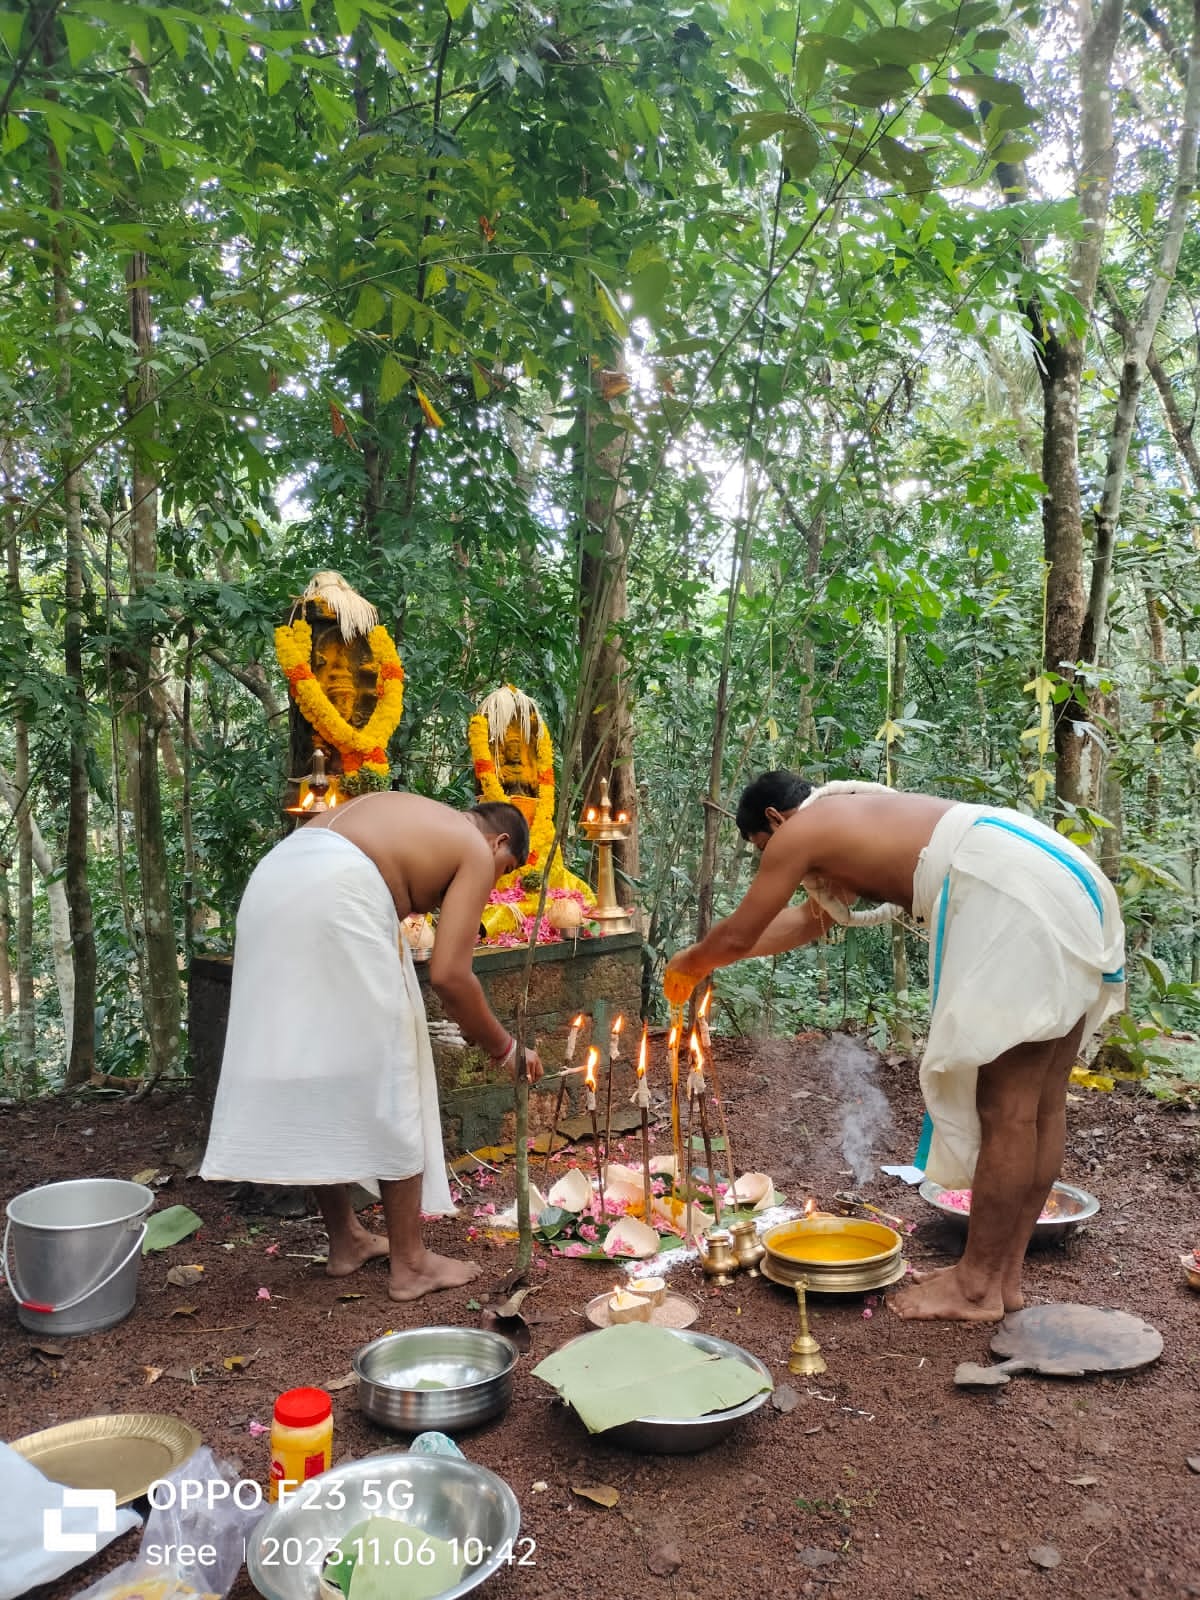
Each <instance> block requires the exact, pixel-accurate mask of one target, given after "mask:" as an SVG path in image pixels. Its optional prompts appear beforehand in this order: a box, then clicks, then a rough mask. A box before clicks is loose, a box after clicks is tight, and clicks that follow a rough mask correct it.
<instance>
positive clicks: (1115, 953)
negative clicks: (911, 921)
mask: <svg viewBox="0 0 1200 1600" xmlns="http://www.w3.org/2000/svg"><path fill="white" fill-rule="evenodd" d="M913 913H914V915H915V916H916V917H918V918H919V919H920V920H921V921H923V922H925V923H926V924H928V928H929V973H930V987H931V991H932V999H931V1008H930V1009H931V1017H930V1025H929V1040H928V1043H927V1044H926V1046H925V1053H924V1055H923V1056H922V1058H921V1090H922V1093H923V1094H924V1096H925V1104H926V1106H927V1108H928V1110H929V1115H930V1118H931V1120H932V1122H933V1142H932V1144H931V1146H930V1151H929V1157H928V1160H927V1162H926V1167H925V1170H926V1172H927V1174H928V1176H929V1177H930V1178H932V1179H933V1181H934V1182H935V1183H940V1184H942V1185H944V1186H945V1187H947V1188H958V1187H960V1186H965V1185H968V1184H970V1183H971V1181H972V1178H973V1176H974V1171H975V1160H976V1157H977V1156H978V1154H979V1114H978V1112H977V1110H976V1107H975V1088H976V1082H977V1079H978V1076H979V1068H980V1067H981V1066H983V1065H984V1064H985V1063H987V1062H989V1061H994V1060H995V1059H996V1057H997V1056H1000V1055H1003V1054H1004V1052H1005V1051H1006V1050H1011V1049H1012V1048H1013V1047H1014V1046H1016V1045H1020V1044H1025V1043H1034V1042H1036V1041H1040V1040H1046V1039H1059V1038H1062V1037H1063V1036H1064V1035H1065V1034H1067V1033H1069V1032H1070V1030H1071V1029H1072V1028H1073V1027H1074V1026H1075V1024H1076V1023H1077V1022H1078V1021H1079V1019H1080V1017H1083V1018H1084V1029H1083V1038H1084V1040H1087V1039H1088V1038H1090V1037H1091V1035H1092V1034H1093V1033H1094V1032H1095V1031H1096V1029H1097V1028H1098V1027H1099V1026H1100V1025H1101V1023H1102V1022H1103V1021H1104V1020H1105V1018H1106V1017H1108V1016H1110V1015H1111V1014H1112V1013H1113V1012H1114V1011H1117V1010H1119V1009H1120V1007H1121V1006H1122V1005H1123V1004H1124V1001H1125V968H1124V961H1125V929H1124V925H1123V923H1122V920H1121V909H1120V906H1119V904H1118V901H1117V896H1116V893H1115V891H1114V890H1113V886H1112V884H1111V883H1109V881H1108V879H1107V878H1106V877H1105V876H1104V874H1103V873H1102V872H1101V871H1100V869H1099V868H1098V867H1097V866H1096V864H1095V862H1094V861H1092V859H1091V858H1090V857H1089V856H1087V855H1085V854H1084V852H1083V851H1082V850H1080V849H1079V848H1078V847H1077V846H1075V845H1073V844H1071V843H1070V842H1069V840H1067V839H1064V838H1063V837H1062V836H1061V835H1060V834H1057V833H1055V832H1054V830H1053V829H1052V828H1048V827H1046V825H1045V824H1044V823H1042V822H1038V821H1037V820H1036V819H1035V818H1033V817H1028V816H1026V815H1025V814H1024V813H1023V812H1019V811H1007V810H1003V809H1001V808H998V807H991V806H971V805H957V806H954V807H952V808H951V809H950V810H949V811H947V812H946V813H945V814H944V815H943V816H942V817H941V819H940V820H939V822H938V824H937V827H936V828H935V829H934V830H933V834H932V835H931V837H930V840H929V843H928V845H926V847H925V849H924V850H923V851H922V852H921V856H920V859H919V862H918V865H917V870H916V873H915V875H914V878H913Z"/></svg>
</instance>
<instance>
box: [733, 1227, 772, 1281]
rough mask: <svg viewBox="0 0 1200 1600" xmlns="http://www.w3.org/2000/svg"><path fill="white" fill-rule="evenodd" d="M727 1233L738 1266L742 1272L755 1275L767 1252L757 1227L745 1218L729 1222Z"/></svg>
mask: <svg viewBox="0 0 1200 1600" xmlns="http://www.w3.org/2000/svg"><path fill="white" fill-rule="evenodd" d="M729 1234H730V1237H731V1238H732V1240H733V1253H734V1255H735V1256H736V1258H737V1264H738V1266H739V1267H740V1268H741V1269H742V1271H743V1272H745V1273H747V1274H749V1275H751V1276H753V1277H757V1276H758V1265H759V1262H760V1261H761V1260H762V1258H763V1257H764V1256H765V1255H766V1253H767V1250H766V1246H765V1245H764V1244H763V1242H762V1240H761V1239H760V1238H759V1237H758V1229H757V1228H756V1227H755V1225H754V1223H753V1222H751V1221H750V1220H749V1219H747V1220H746V1221H745V1222H734V1223H731V1224H730V1227H729Z"/></svg>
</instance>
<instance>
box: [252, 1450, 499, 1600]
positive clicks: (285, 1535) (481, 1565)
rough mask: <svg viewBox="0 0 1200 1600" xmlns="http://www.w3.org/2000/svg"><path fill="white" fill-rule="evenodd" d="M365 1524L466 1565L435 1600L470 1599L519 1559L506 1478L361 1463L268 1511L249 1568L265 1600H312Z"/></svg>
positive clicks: (448, 1467)
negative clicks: (450, 1545)
mask: <svg viewBox="0 0 1200 1600" xmlns="http://www.w3.org/2000/svg"><path fill="white" fill-rule="evenodd" d="M372 1516H391V1517H394V1518H395V1519H396V1520H397V1521H398V1522H401V1523H406V1524H407V1525H408V1526H409V1527H410V1528H419V1529H420V1530H421V1531H422V1532H423V1533H429V1534H433V1535H434V1536H435V1537H436V1538H438V1539H447V1540H456V1541H457V1542H458V1547H459V1550H460V1551H461V1552H462V1553H463V1554H464V1555H468V1556H471V1557H474V1556H478V1559H477V1560H474V1561H472V1562H470V1563H469V1564H468V1566H467V1569H466V1571H465V1572H464V1573H463V1576H462V1578H461V1579H460V1580H459V1582H458V1583H456V1584H455V1585H454V1587H453V1588H452V1589H447V1590H446V1591H445V1592H444V1593H443V1594H442V1595H440V1596H439V1597H438V1600H456V1597H457V1596H459V1595H464V1594H469V1593H470V1592H471V1590H472V1589H475V1588H477V1587H478V1585H479V1584H481V1583H482V1582H483V1581H484V1579H485V1578H489V1577H491V1575H492V1573H494V1572H498V1571H500V1570H501V1568H503V1567H506V1566H510V1565H516V1564H518V1563H519V1562H520V1561H521V1558H522V1556H523V1555H524V1554H526V1548H525V1547H524V1546H523V1544H522V1541H521V1540H520V1539H519V1538H518V1535H519V1533H520V1531H521V1508H520V1506H519V1505H518V1504H517V1497H516V1495H515V1494H513V1492H512V1490H511V1489H510V1488H509V1486H508V1485H507V1484H506V1483H505V1482H504V1480H503V1478H498V1477H497V1476H496V1474H495V1473H494V1472H488V1471H487V1469H486V1468H484V1467H477V1466H476V1465H475V1463H474V1462H473V1461H460V1460H459V1459H458V1458H457V1457H453V1456H412V1455H403V1454H400V1453H393V1454H383V1455H377V1456H368V1457H367V1458H366V1459H365V1460H363V1461H351V1462H348V1463H347V1464H346V1465H345V1466H344V1467H333V1468H332V1469H331V1470H330V1471H329V1472H323V1473H322V1474H321V1476H320V1477H319V1478H310V1479H309V1480H308V1482H307V1483H305V1484H303V1485H302V1486H301V1487H300V1488H299V1489H297V1490H296V1492H295V1493H294V1494H290V1495H288V1497H287V1499H286V1500H285V1501H281V1502H279V1503H278V1504H277V1505H274V1506H272V1507H271V1509H270V1510H269V1511H268V1512H267V1514H266V1516H264V1517H263V1518H262V1519H261V1520H260V1521H259V1523H258V1525H257V1527H256V1528H255V1529H254V1531H253V1533H251V1535H250V1537H249V1539H248V1541H247V1546H246V1566H247V1568H248V1569H249V1572H250V1579H251V1582H252V1583H253V1584H254V1587H255V1588H256V1589H257V1590H258V1592H259V1594H261V1595H264V1596H265V1597H266V1600H316V1597H317V1594H318V1590H319V1583H320V1574H321V1568H322V1567H323V1565H324V1562H325V1557H326V1555H327V1554H328V1552H329V1551H330V1550H332V1549H333V1547H334V1545H335V1544H337V1542H338V1540H339V1539H341V1538H342V1537H343V1536H344V1535H345V1534H347V1533H349V1532H350V1531H351V1530H352V1529H353V1528H355V1527H357V1526H358V1524H359V1523H360V1522H365V1521H366V1519H367V1518H368V1517H372Z"/></svg>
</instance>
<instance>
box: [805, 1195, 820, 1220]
mask: <svg viewBox="0 0 1200 1600" xmlns="http://www.w3.org/2000/svg"><path fill="white" fill-rule="evenodd" d="M816 1209H817V1202H816V1201H815V1200H814V1199H813V1197H812V1196H811V1195H809V1197H808V1199H807V1200H806V1201H805V1202H804V1215H805V1216H806V1217H811V1216H812V1214H813V1212H814V1211H815V1210H816Z"/></svg>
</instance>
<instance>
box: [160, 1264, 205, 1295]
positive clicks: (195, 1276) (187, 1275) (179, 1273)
mask: <svg viewBox="0 0 1200 1600" xmlns="http://www.w3.org/2000/svg"><path fill="white" fill-rule="evenodd" d="M203 1276H204V1268H203V1267H202V1266H199V1265H198V1264H193V1265H192V1266H188V1267H172V1268H171V1270H170V1271H169V1272H168V1273H167V1282H168V1283H170V1284H174V1286H175V1288H176V1289H187V1288H190V1286H191V1285H192V1284H193V1283H199V1282H200V1280H201V1278H202V1277H203Z"/></svg>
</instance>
